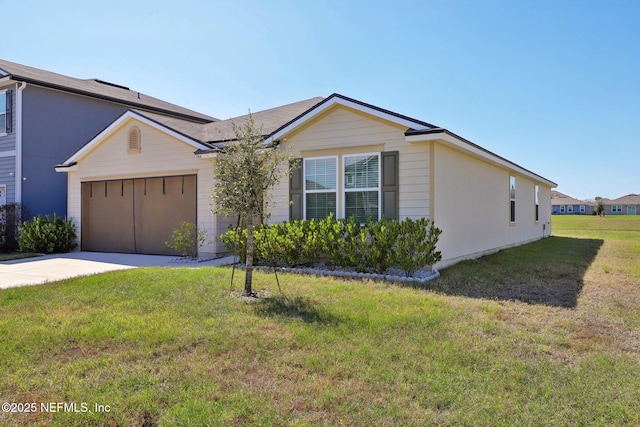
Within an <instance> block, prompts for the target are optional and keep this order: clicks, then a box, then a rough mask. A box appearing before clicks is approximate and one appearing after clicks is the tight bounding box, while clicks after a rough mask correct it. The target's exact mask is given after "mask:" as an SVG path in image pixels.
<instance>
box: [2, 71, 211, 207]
mask: <svg viewBox="0 0 640 427" xmlns="http://www.w3.org/2000/svg"><path fill="white" fill-rule="evenodd" d="M131 108H136V109H139V110H141V111H145V112H150V113H154V114H158V115H161V116H163V117H167V118H177V119H180V120H184V121H187V122H191V123H194V124H204V123H211V122H213V121H214V120H216V119H215V118H213V117H209V116H207V115H204V114H201V113H198V112H195V111H192V110H188V109H186V108H182V107H179V106H177V105H174V104H170V103H168V102H165V101H162V100H159V99H156V98H152V97H150V96H147V95H144V94H141V93H139V92H136V91H133V90H130V89H128V88H126V87H124V86H120V85H116V84H112V83H108V82H105V81H101V80H97V79H88V80H83V79H76V78H73V77H68V76H64V75H60V74H56V73H52V72H49V71H44V70H40V69H37V68H33V67H27V66H24V65H20V64H16V63H13V62H9V61H5V60H0V202H3V201H4V202H5V203H12V202H21V203H23V204H24V206H26V207H27V208H28V209H29V211H30V212H31V213H32V214H39V213H41V214H53V213H57V214H58V215H60V216H66V214H67V180H66V176H65V175H63V174H56V173H55V170H54V166H55V165H56V164H58V163H60V162H62V161H63V160H64V159H65V158H67V157H68V156H69V153H72V152H74V151H75V150H77V149H79V148H80V147H82V146H83V145H84V144H85V143H86V142H87V140H89V139H91V138H92V137H93V136H95V135H96V134H98V133H99V132H100V131H101V130H102V129H104V128H105V127H106V126H108V125H109V124H110V123H112V122H113V121H114V120H116V119H117V118H118V117H120V116H121V115H122V114H123V113H124V112H126V111H127V110H129V109H131Z"/></svg>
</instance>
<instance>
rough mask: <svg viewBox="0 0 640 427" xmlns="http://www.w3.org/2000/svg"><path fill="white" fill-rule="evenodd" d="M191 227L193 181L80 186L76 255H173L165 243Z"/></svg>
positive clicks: (189, 177)
mask: <svg viewBox="0 0 640 427" xmlns="http://www.w3.org/2000/svg"><path fill="white" fill-rule="evenodd" d="M183 221H188V222H192V223H196V176H195V175H187V176H168V177H160V178H136V179H128V180H127V179H125V180H115V181H99V182H90V183H82V249H83V250H88V251H104V252H124V253H144V254H158V255H176V252H175V251H173V250H172V249H170V248H168V247H167V246H166V244H165V242H167V241H169V240H170V239H171V236H172V234H173V231H174V230H175V229H177V228H178V227H180V224H181V223H182V222H183Z"/></svg>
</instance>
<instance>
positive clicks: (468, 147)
mask: <svg viewBox="0 0 640 427" xmlns="http://www.w3.org/2000/svg"><path fill="white" fill-rule="evenodd" d="M405 140H406V141H407V142H409V143H417V142H430V141H435V142H439V143H443V144H444V145H446V146H448V147H451V148H454V149H456V150H458V151H462V152H464V153H466V154H469V155H471V156H473V157H476V158H480V159H482V160H484V161H486V162H488V163H491V164H493V165H496V166H499V167H502V168H504V169H507V170H510V171H513V172H517V173H519V174H520V175H523V176H526V177H527V178H530V179H532V180H533V181H537V182H540V183H543V184H546V185H548V186H550V187H551V188H555V187H557V186H558V185H557V184H556V183H555V182H552V181H549V180H548V179H545V178H543V177H541V176H540V175H536V174H535V173H533V172H531V171H528V170H526V169H525V168H523V167H521V166H518V165H516V164H515V163H512V162H510V161H508V160H506V159H504V158H502V157H500V156H498V155H496V154H493V153H491V152H489V151H485V150H484V149H481V148H479V147H476V146H474V145H472V144H470V143H469V142H467V141H465V140H463V139H460V138H457V137H456V136H454V135H451V134H449V133H447V132H437V133H429V134H424V135H408V136H405Z"/></svg>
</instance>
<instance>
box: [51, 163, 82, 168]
mask: <svg viewBox="0 0 640 427" xmlns="http://www.w3.org/2000/svg"><path fill="white" fill-rule="evenodd" d="M77 164H78V162H71V163H69V164H68V165H66V164H60V165H55V166H54V168H71V167H73V166H75V165H77Z"/></svg>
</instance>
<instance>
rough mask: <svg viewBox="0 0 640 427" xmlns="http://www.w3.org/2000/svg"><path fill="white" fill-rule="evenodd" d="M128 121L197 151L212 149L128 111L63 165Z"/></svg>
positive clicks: (81, 155) (72, 160)
mask: <svg viewBox="0 0 640 427" xmlns="http://www.w3.org/2000/svg"><path fill="white" fill-rule="evenodd" d="M128 119H134V120H137V121H138V122H141V123H144V124H146V125H148V126H150V127H152V128H154V129H156V130H158V131H160V132H163V133H165V134H167V135H170V136H172V137H174V138H175V139H177V140H179V141H182V142H184V143H185V144H188V145H190V146H192V147H193V148H195V149H196V150H208V149H209V148H210V147H207V146H206V145H203V144H200V143H198V142H196V141H194V140H192V139H190V138H187V137H186V136H184V135H182V134H179V133H178V132H175V131H173V130H171V129H169V128H167V127H165V126H163V125H161V124H159V123H156V122H154V121H153V120H150V119H148V118H146V117H144V116H141V115H140V114H138V113H136V112H133V111H127V112H126V113H124V114H123V115H121V116H120V117H118V118H117V119H116V120H115V121H113V122H112V123H111V124H110V125H109V126H107V128H106V129H104V130H103V131H102V132H100V133H99V134H98V135H96V136H95V137H94V138H93V139H92V140H91V141H89V142H88V143H86V144H85V145H84V146H83V147H82V148H81V149H79V150H78V151H76V152H75V153H73V155H72V156H71V157H69V158H68V159H67V160H65V161H64V163H63V164H69V163H73V162H77V161H78V160H79V159H80V158H82V157H83V156H84V155H85V154H86V153H88V152H89V151H91V150H92V149H93V148H94V147H96V146H97V145H99V144H100V143H101V142H102V141H103V140H104V139H105V138H107V137H108V136H109V135H110V134H111V133H113V132H114V131H115V130H116V129H118V128H119V127H120V125H122V123H124V122H125V121H126V120H128Z"/></svg>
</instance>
